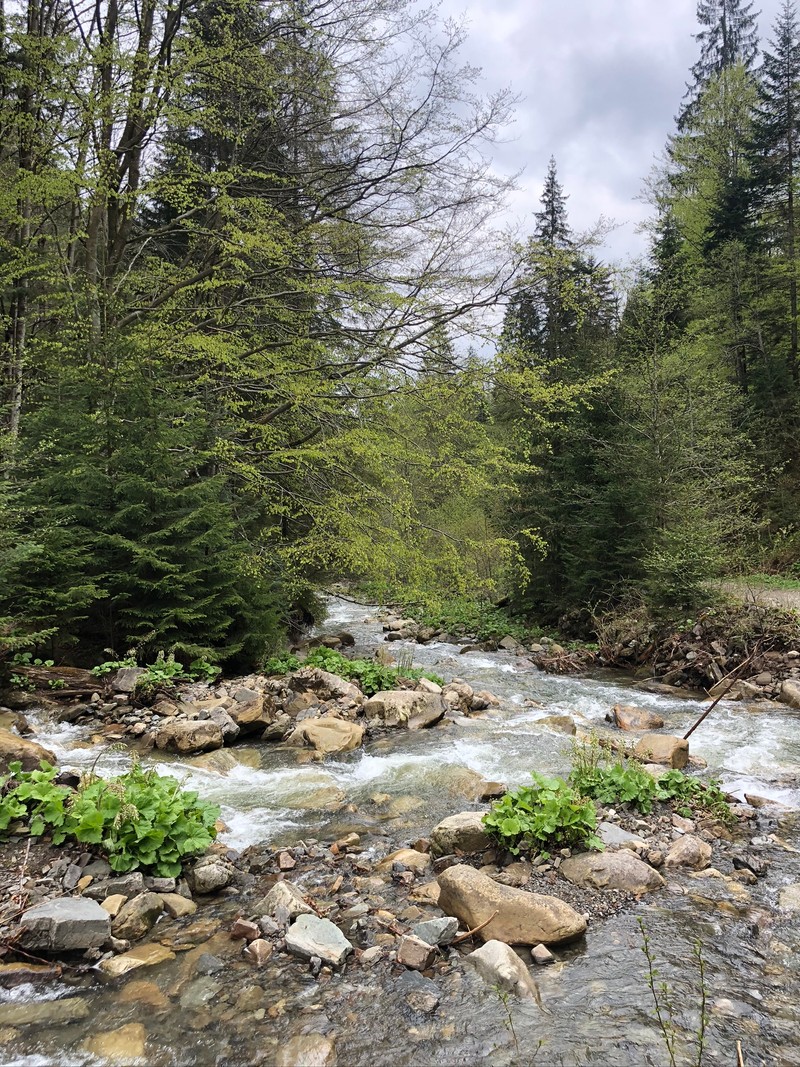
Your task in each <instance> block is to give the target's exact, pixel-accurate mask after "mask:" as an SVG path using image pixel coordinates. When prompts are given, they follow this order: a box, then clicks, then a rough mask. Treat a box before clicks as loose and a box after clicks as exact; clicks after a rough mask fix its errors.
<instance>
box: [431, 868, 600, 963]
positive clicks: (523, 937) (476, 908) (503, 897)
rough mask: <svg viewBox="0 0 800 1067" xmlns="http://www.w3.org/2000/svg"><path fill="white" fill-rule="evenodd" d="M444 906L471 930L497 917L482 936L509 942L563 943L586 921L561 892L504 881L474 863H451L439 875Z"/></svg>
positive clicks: (440, 897)
mask: <svg viewBox="0 0 800 1067" xmlns="http://www.w3.org/2000/svg"><path fill="white" fill-rule="evenodd" d="M438 881H439V888H440V890H441V892H440V894H439V902H438V906H439V907H440V908H441V909H442V911H443V912H445V914H447V915H454V916H455V917H456V918H457V919H460V920H461V922H462V923H463V924H464V925H465V926H466V927H467V928H468V929H470V930H472V929H474V928H475V927H477V926H480V925H481V924H482V923H484V922H486V920H487V919H488V920H491V921H490V922H488V924H487V925H486V926H485V927H484V928H483V929H482V930H481V931H480V933H479V934H478V935H477V936H478V937H480V938H481V940H482V941H503V942H504V943H506V944H509V945H538V944H539V943H540V942H541V943H542V944H544V945H557V944H560V943H562V942H564V941H572V940H574V939H575V938H577V937H580V935H581V934H583V933H584V932H585V930H586V920H585V919H584V917H583V916H582V915H579V914H578V912H576V911H575V909H574V908H572V907H570V905H569V904H565V903H564V902H563V901H561V900H558V899H557V898H556V897H550V896H543V895H540V894H538V893H528V892H525V891H524V890H522V889H514V888H512V887H511V886H505V885H501V884H499V883H498V882H495V881H493V880H492V879H491V878H489V877H487V875H485V874H481V873H480V872H479V871H476V870H475V869H474V868H473V867H467V866H466V865H465V864H458V865H456V866H454V867H448V869H447V870H446V871H443V872H442V873H441V874H440V875H439V878H438Z"/></svg>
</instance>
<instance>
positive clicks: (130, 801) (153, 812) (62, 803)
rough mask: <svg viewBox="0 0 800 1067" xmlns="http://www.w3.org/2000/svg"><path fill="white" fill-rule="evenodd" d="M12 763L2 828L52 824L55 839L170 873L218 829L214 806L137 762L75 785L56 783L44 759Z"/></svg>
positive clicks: (4, 780) (115, 861)
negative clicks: (35, 763)
mask: <svg viewBox="0 0 800 1067" xmlns="http://www.w3.org/2000/svg"><path fill="white" fill-rule="evenodd" d="M9 769H10V773H9V774H6V775H0V831H3V830H6V829H7V828H8V826H9V825H10V823H11V822H12V821H14V820H16V819H23V820H24V821H25V822H26V823H27V824H28V828H29V830H30V833H31V834H32V835H34V836H40V835H41V834H44V833H46V832H50V834H51V836H52V840H53V843H54V844H57V845H58V844H61V842H62V841H65V840H66V839H67V838H70V839H73V840H75V841H79V842H81V843H82V844H87V845H96V846H98V848H99V849H100V850H101V851H102V852H103V853H104V854H105V855H106V856H107V857H108V862H109V863H110V864H111V867H112V869H113V870H115V871H132V870H136V869H137V868H139V867H142V868H145V869H146V870H148V871H152V873H154V874H156V875H158V876H160V877H165V878H174V877H175V876H177V875H178V874H180V871H181V867H182V864H183V861H184V859H186V858H187V857H189V856H193V855H197V854H199V853H201V852H205V850H206V849H207V848H208V846H209V845H210V844H211V843H212V841H213V840H214V838H215V837H216V829H215V825H214V824H215V822H216V820H217V818H218V817H219V808H217V807H216V806H215V805H213V804H209V803H207V802H206V801H204V800H201V799H200V798H199V797H198V795H197V793H194V792H192V791H190V790H185V789H182V788H181V786H180V783H179V782H177V781H176V780H175V779H174V778H169V777H166V776H162V775H159V774H157V773H156V772H155V771H154V770H150V771H144V770H142V768H141V767H140V765H139V764H138V763H134V764H133V766H132V767H131V769H130V770H129V771H128V772H127V773H126V774H123V775H120V776H119V777H117V778H112V779H108V780H105V779H103V778H99V777H97V776H96V775H89V776H87V777H85V778H84V779H83V781H82V782H81V784H80V786H79V788H78V789H77V791H76V790H72V789H70V788H68V787H67V786H63V785H58V784H57V783H56V781H55V778H56V776H57V774H58V771H57V769H56V768H55V767H52V766H51V765H50V764H49V763H46V762H44V761H43V762H42V763H41V764H40V765H39V770H36V771H23V770H22V765H21V764H20V763H18V762H15V763H11V764H10V765H9Z"/></svg>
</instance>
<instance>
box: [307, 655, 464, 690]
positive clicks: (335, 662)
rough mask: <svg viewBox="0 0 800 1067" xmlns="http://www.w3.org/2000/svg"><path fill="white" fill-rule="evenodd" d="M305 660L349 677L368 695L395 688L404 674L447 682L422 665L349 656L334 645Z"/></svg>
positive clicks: (412, 679) (416, 679)
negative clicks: (388, 662)
mask: <svg viewBox="0 0 800 1067" xmlns="http://www.w3.org/2000/svg"><path fill="white" fill-rule="evenodd" d="M306 664H307V665H308V666H309V667H320V668H321V669H322V670H324V671H329V672H330V673H331V674H338V675H339V677H340V678H349V679H350V680H351V681H353V682H356V683H357V684H358V685H359V686H360V688H361V689H362V690H363V692H364V693H365V694H366V695H367V696H373V695H374V694H375V693H380V692H381V691H382V690H384V689H394V688H395V687H396V686H397V683H398V681H399V680H400V679H401V678H407V679H409V680H410V681H418V680H419V679H420V678H428V679H430V681H432V682H437V683H438V684H439V685H443V684H444V679H443V678H440V677H439V675H438V674H434V673H433V672H432V671H426V670H423V668H421V667H404V666H397V667H393V666H390V665H387V664H384V663H377V662H376V661H375V660H367V659H348V658H347V656H343V655H342V654H341V652H337V651H336V650H335V649H332V648H315V649H314V650H313V651H312V652H310V653H309V655H308V658H307V659H306Z"/></svg>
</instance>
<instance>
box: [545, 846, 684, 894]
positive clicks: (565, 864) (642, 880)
mask: <svg viewBox="0 0 800 1067" xmlns="http://www.w3.org/2000/svg"><path fill="white" fill-rule="evenodd" d="M559 870H560V871H561V873H562V874H563V875H564V877H565V878H566V879H567V880H568V881H570V882H572V883H573V885H580V886H584V887H586V888H589V889H618V890H621V891H622V892H623V893H633V894H634V895H635V896H639V895H640V894H642V893H650V892H652V891H653V890H654V889H660V888H661V887H662V886H663V885H664V879H663V878H662V877H661V875H660V874H659V873H658V871H654V870H653V868H652V867H651V866H650V865H649V864H647V863H644V861H643V860H640V859H639V858H638V857H637V856H634V854H633V853H632V852H627V851H624V850H623V851H620V852H584V853H581V855H579V856H572V857H571V858H570V859H565V860H562V863H561V867H560V868H559Z"/></svg>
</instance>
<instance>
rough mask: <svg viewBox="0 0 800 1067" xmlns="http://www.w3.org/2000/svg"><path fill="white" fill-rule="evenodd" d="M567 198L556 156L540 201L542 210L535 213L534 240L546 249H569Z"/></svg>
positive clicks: (552, 160) (551, 160) (550, 164)
mask: <svg viewBox="0 0 800 1067" xmlns="http://www.w3.org/2000/svg"><path fill="white" fill-rule="evenodd" d="M567 199H568V198H567V197H566V196H565V195H564V189H563V187H562V185H561V183H560V182H559V180H558V173H557V169H556V160H555V156H550V162H549V163H548V165H547V176H546V177H545V180H544V188H543V190H542V195H541V198H540V200H539V203H540V204H541V208H540V209H539V211H535V212H534V216H533V217H534V218H535V219H536V227H535V229H534V231H533V236H534V239H535V240H537V241H541V243H542V244H543V245H544V246H545V247H546V248H569V246H570V244H571V233H570V228H569V222H568V221H567Z"/></svg>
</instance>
